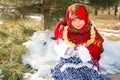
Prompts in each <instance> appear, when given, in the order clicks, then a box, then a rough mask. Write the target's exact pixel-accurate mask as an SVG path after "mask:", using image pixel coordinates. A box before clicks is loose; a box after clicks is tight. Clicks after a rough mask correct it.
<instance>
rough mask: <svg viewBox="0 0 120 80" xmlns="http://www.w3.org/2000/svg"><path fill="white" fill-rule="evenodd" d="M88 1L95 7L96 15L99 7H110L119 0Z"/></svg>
mask: <svg viewBox="0 0 120 80" xmlns="http://www.w3.org/2000/svg"><path fill="white" fill-rule="evenodd" d="M89 3H90V4H91V5H92V6H93V7H94V8H95V15H96V16H97V14H98V9H99V8H103V9H106V8H108V9H110V7H112V6H114V5H116V4H117V3H119V0H89ZM115 12H116V11H115Z"/></svg>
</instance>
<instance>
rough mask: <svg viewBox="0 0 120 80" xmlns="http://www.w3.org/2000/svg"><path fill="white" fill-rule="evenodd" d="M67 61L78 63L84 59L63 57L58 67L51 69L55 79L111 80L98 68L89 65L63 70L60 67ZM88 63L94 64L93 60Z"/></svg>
mask: <svg viewBox="0 0 120 80" xmlns="http://www.w3.org/2000/svg"><path fill="white" fill-rule="evenodd" d="M66 63H71V64H76V65H77V64H80V63H82V61H81V60H80V59H79V58H76V57H70V58H67V59H64V58H61V59H60V61H59V62H58V64H57V65H56V67H55V68H54V69H52V70H51V74H52V77H53V78H54V80H111V79H110V78H107V77H105V76H104V75H100V74H98V72H97V71H96V70H94V69H92V68H88V67H87V66H82V67H79V68H74V67H67V68H65V70H64V71H63V72H61V71H60V68H61V67H62V66H63V65H64V64H66ZM88 63H90V64H93V62H92V61H88ZM96 66H97V65H96Z"/></svg>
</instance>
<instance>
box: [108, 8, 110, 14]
mask: <svg viewBox="0 0 120 80" xmlns="http://www.w3.org/2000/svg"><path fill="white" fill-rule="evenodd" d="M108 15H110V7H109V8H108Z"/></svg>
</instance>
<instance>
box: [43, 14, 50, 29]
mask: <svg viewBox="0 0 120 80" xmlns="http://www.w3.org/2000/svg"><path fill="white" fill-rule="evenodd" d="M47 29H49V16H48V15H47V14H44V30H47Z"/></svg>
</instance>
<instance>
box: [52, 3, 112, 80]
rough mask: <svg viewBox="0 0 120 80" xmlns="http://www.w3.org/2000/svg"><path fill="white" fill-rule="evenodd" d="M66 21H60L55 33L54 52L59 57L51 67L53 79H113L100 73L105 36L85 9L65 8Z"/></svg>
mask: <svg viewBox="0 0 120 80" xmlns="http://www.w3.org/2000/svg"><path fill="white" fill-rule="evenodd" d="M65 20H66V21H64V22H58V24H57V25H56V27H55V30H54V35H55V38H56V40H57V42H56V45H55V51H56V53H57V54H58V56H59V57H60V60H59V62H58V64H57V65H56V66H55V68H54V69H52V70H51V73H52V77H53V79H54V80H111V79H110V78H107V77H105V76H103V75H101V74H100V73H99V60H100V54H101V53H102V52H103V47H102V43H103V38H102V37H101V36H100V34H99V33H98V32H97V30H96V28H95V25H94V23H93V22H92V21H91V20H90V19H89V17H88V13H87V11H86V8H85V7H84V6H83V5H81V4H77V3H75V4H72V5H71V6H69V7H68V9H67V11H66V18H65Z"/></svg>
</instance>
